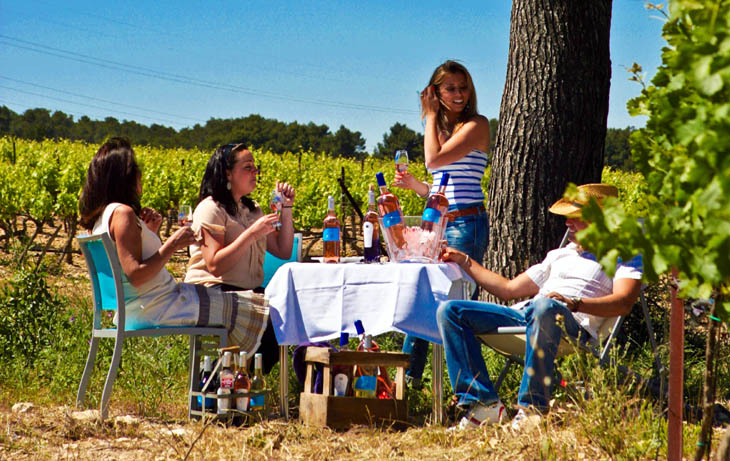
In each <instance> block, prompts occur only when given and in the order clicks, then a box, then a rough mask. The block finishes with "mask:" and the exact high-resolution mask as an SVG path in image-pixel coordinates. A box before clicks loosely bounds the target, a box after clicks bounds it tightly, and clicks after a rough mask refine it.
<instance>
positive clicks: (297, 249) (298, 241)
mask: <svg viewBox="0 0 730 461" xmlns="http://www.w3.org/2000/svg"><path fill="white" fill-rule="evenodd" d="M301 260H302V234H301V233H296V234H294V242H293V243H292V249H291V255H289V258H287V259H280V258H277V257H276V256H274V255H272V254H271V253H269V252H268V251H267V252H266V255H265V256H264V281H263V283H262V284H261V286H262V287H264V288H266V285H268V284H269V281H271V278H272V277H273V276H274V273H276V270H277V269H279V267H281V266H283V265H284V264H286V263H289V262H299V261H301Z"/></svg>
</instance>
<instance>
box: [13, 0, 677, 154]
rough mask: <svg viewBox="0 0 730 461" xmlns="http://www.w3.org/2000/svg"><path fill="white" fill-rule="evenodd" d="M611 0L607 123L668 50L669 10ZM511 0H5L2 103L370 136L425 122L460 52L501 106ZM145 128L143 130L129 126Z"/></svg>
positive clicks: (622, 117) (484, 99) (479, 86)
mask: <svg viewBox="0 0 730 461" xmlns="http://www.w3.org/2000/svg"><path fill="white" fill-rule="evenodd" d="M645 3H646V2H645V1H644V0H614V2H613V17H612V27H611V61H612V81H611V95H610V109H609V115H608V126H609V127H617V128H623V127H626V126H629V125H632V126H643V125H644V123H645V121H644V120H642V119H640V118H632V117H630V116H629V115H628V113H627V111H626V102H627V101H628V100H629V99H630V98H632V97H634V96H636V95H638V94H639V92H640V86H639V85H638V84H637V83H633V82H629V81H628V78H629V76H630V75H629V74H628V73H627V72H626V70H625V67H630V66H631V64H632V63H634V62H638V63H639V64H641V65H642V66H643V68H644V70H645V72H646V74H647V79H649V78H651V77H652V76H653V75H654V71H655V69H656V68H657V66H658V65H659V64H660V63H661V58H660V53H661V47H662V46H663V45H664V41H663V40H662V39H661V36H660V33H661V26H662V21H661V20H659V19H658V16H659V14H658V13H657V12H656V11H647V10H646V9H645V7H644V5H645ZM510 8H511V2H510V1H507V0H481V1H472V0H464V1H462V2H457V3H451V2H435V1H430V0H426V1H420V2H401V1H393V0H391V1H388V0H385V1H366V2H363V1H359V2H355V1H350V2H320V1H316V2H315V1H291V2H279V1H276V0H268V1H238V2H232V1H229V2H225V1H217V0H210V1H206V2H190V1H183V0H177V1H172V0H159V1H154V2H153V1H140V0H133V1H118V2H103V1H101V2H100V1H85V0H83V1H82V0H79V1H71V0H70V1H66V2H58V1H50V0H34V1H27V0H0V63H2V65H0V105H6V106H8V107H10V108H11V109H12V110H14V111H15V112H19V113H20V112H23V111H25V110H26V109H28V108H34V107H44V108H47V109H50V110H61V111H63V112H66V113H68V114H71V115H73V116H74V118H75V119H77V118H78V117H80V116H82V115H88V116H89V117H91V118H92V119H103V118H104V117H107V116H112V117H115V118H117V119H119V120H135V121H137V122H139V123H143V124H146V125H149V124H151V123H159V124H161V125H165V126H172V127H174V128H176V129H180V128H183V127H186V126H192V125H194V124H195V123H200V124H204V123H205V122H206V121H207V120H208V119H210V118H233V117H243V116H246V115H249V114H252V113H255V114H260V115H262V116H264V117H267V118H275V119H278V120H281V121H285V122H292V121H297V122H300V123H309V122H314V123H317V124H326V125H327V126H329V127H330V130H331V131H333V132H334V131H336V130H337V129H338V128H339V126H340V125H345V126H346V127H347V128H348V129H350V130H353V131H360V132H361V133H362V135H363V137H364V138H365V139H366V141H367V147H368V150H372V149H373V148H374V147H375V145H376V144H377V143H378V142H380V141H382V138H383V135H384V134H385V133H386V132H388V130H389V128H390V127H391V126H392V125H393V124H394V123H396V122H400V123H405V124H407V125H408V126H409V127H411V128H413V129H414V130H417V131H422V126H421V122H420V118H419V114H418V98H417V92H418V91H419V90H421V89H422V88H423V87H424V86H425V85H426V83H427V81H428V78H429V77H430V75H431V72H432V71H433V69H434V68H435V67H436V66H437V65H438V64H440V63H441V62H443V61H444V60H446V59H458V60H460V61H461V62H462V63H464V64H465V65H466V66H467V68H468V69H469V70H470V72H471V73H472V77H473V79H474V82H475V85H476V90H477V95H478V99H479V110H480V112H481V113H482V114H484V115H486V116H487V117H489V118H493V117H498V115H499V105H500V101H501V95H502V89H503V87H504V78H505V74H506V67H507V51H508V47H509V19H510ZM132 141H133V142H134V140H132Z"/></svg>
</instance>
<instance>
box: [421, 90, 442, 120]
mask: <svg viewBox="0 0 730 461" xmlns="http://www.w3.org/2000/svg"><path fill="white" fill-rule="evenodd" d="M421 107H422V108H423V112H424V114H425V115H426V117H433V116H435V115H436V114H438V111H439V107H441V102H440V101H439V98H438V96H437V95H436V88H435V87H434V86H433V85H429V86H427V87H426V88H425V89H424V90H423V91H421Z"/></svg>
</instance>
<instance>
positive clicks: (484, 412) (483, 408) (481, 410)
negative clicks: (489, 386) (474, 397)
mask: <svg viewBox="0 0 730 461" xmlns="http://www.w3.org/2000/svg"><path fill="white" fill-rule="evenodd" d="M503 417H504V405H502V402H500V401H499V400H497V401H496V402H494V403H493V404H491V405H482V404H481V403H477V404H475V405H474V406H472V407H471V409H470V410H469V412H468V413H467V414H466V416H464V417H463V418H461V421H459V424H457V425H456V426H453V427H451V428H449V431H463V430H465V429H474V428H477V427H480V426H483V425H486V424H499V423H501V422H502V419H503Z"/></svg>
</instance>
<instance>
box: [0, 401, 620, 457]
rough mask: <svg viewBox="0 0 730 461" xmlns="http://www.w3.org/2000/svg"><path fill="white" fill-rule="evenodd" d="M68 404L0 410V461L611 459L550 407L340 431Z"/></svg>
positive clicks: (565, 417)
mask: <svg viewBox="0 0 730 461" xmlns="http://www.w3.org/2000/svg"><path fill="white" fill-rule="evenodd" d="M86 415H87V413H82V412H78V411H74V410H72V409H69V408H68V407H43V408H40V407H34V408H32V409H31V410H29V411H27V412H25V413H22V414H21V413H14V412H12V411H11V410H10V409H8V408H7V407H3V408H2V409H0V423H2V431H1V432H2V433H1V434H0V458H3V459H120V460H127V459H129V460H140V459H183V458H185V457H186V456H187V457H188V459H191V460H203V459H251V460H258V459H302V460H307V459H317V460H322V459H342V458H350V459H384V458H397V459H419V460H421V459H455V460H463V459H474V458H479V459H515V460H522V459H525V460H527V459H530V460H532V459H611V458H612V457H611V455H610V454H608V453H605V452H603V451H602V450H601V449H600V448H598V447H597V446H596V445H594V444H592V443H591V441H590V440H588V439H586V438H585V437H582V436H580V435H576V431H575V429H576V428H575V427H574V426H573V425H571V424H569V423H566V421H571V420H573V421H575V420H576V419H575V418H573V417H571V415H570V414H569V413H564V412H555V416H551V417H549V418H546V419H543V420H542V422H541V423H540V424H538V425H536V426H535V427H532V428H528V429H527V430H526V431H525V432H524V433H521V434H515V433H513V431H512V430H511V429H510V427H509V424H505V425H502V426H491V427H484V428H481V429H478V430H471V431H467V432H464V433H457V434H451V433H449V432H447V431H446V430H445V428H443V427H440V426H429V427H423V428H411V429H408V430H406V431H394V430H388V429H378V428H370V427H365V426H356V427H353V428H351V429H350V430H348V431H346V432H334V431H331V430H329V429H327V428H317V427H310V426H306V425H303V424H301V423H299V422H296V421H290V422H286V421H283V420H272V421H266V422H262V423H259V424H257V425H255V426H253V427H247V428H236V427H225V426H221V425H218V424H210V423H209V424H207V425H206V424H204V423H202V422H200V421H193V422H189V423H183V424H180V423H168V422H165V421H153V420H149V419H147V418H137V417H124V416H119V415H117V416H116V417H114V416H112V418H111V419H110V420H109V421H108V422H105V423H104V424H101V423H99V422H98V421H96V420H94V419H87V418H83V416H86Z"/></svg>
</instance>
